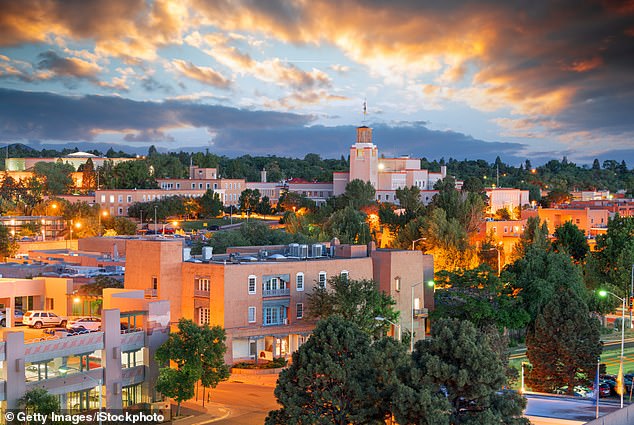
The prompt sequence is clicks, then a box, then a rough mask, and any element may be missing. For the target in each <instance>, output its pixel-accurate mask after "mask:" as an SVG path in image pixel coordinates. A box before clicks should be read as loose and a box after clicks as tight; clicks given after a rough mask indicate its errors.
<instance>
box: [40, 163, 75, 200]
mask: <svg viewBox="0 0 634 425" xmlns="http://www.w3.org/2000/svg"><path fill="white" fill-rule="evenodd" d="M73 171H75V169H74V168H73V166H72V165H70V164H64V163H63V162H36V163H35V165H34V166H33V173H34V174H35V176H36V177H37V178H39V179H42V180H43V181H44V190H45V191H46V193H47V194H48V195H64V194H67V193H69V192H70V189H71V188H72V187H73V178H72V177H71V173H72V172H73Z"/></svg>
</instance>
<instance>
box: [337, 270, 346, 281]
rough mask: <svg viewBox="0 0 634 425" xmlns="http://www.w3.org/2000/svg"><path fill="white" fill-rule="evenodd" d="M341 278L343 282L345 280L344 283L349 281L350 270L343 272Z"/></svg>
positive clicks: (340, 274)
mask: <svg viewBox="0 0 634 425" xmlns="http://www.w3.org/2000/svg"><path fill="white" fill-rule="evenodd" d="M339 276H340V277H341V280H343V281H344V282H347V281H348V270H342V271H341V273H339Z"/></svg>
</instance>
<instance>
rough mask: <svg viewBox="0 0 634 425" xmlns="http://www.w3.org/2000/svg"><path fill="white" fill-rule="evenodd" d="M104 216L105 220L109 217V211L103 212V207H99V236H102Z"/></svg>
mask: <svg viewBox="0 0 634 425" xmlns="http://www.w3.org/2000/svg"><path fill="white" fill-rule="evenodd" d="M102 215H103V218H106V217H108V210H101V207H99V214H98V217H99V224H98V225H97V234H98V235H99V236H101V216H102Z"/></svg>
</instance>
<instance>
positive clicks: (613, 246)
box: [587, 214, 634, 297]
mask: <svg viewBox="0 0 634 425" xmlns="http://www.w3.org/2000/svg"><path fill="white" fill-rule="evenodd" d="M632 264H634V217H621V216H620V215H618V214H615V215H614V217H613V218H610V219H608V228H607V231H606V233H605V234H602V235H598V236H597V243H596V246H595V250H594V251H593V252H592V253H591V255H590V258H589V259H588V265H587V281H588V283H589V286H590V287H591V288H598V287H601V286H605V283H610V284H611V285H613V286H614V287H615V288H616V290H615V292H616V293H617V295H619V296H624V297H627V296H628V295H627V294H629V290H630V284H631V270H632Z"/></svg>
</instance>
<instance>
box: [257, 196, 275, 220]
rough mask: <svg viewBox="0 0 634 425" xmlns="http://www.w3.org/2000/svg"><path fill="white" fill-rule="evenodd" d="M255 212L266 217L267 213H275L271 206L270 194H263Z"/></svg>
mask: <svg viewBox="0 0 634 425" xmlns="http://www.w3.org/2000/svg"><path fill="white" fill-rule="evenodd" d="M255 212H256V213H258V214H260V215H262V216H264V217H266V216H267V215H271V214H272V213H273V207H272V206H271V200H270V199H269V197H268V196H263V197H262V199H260V202H259V203H258V205H257V207H256V208H255Z"/></svg>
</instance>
